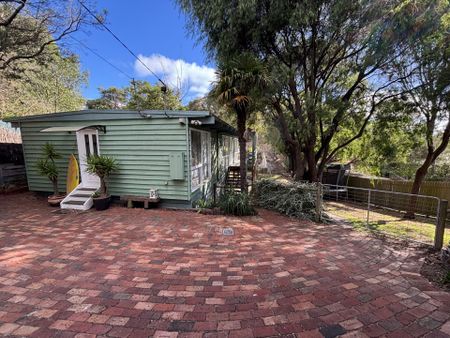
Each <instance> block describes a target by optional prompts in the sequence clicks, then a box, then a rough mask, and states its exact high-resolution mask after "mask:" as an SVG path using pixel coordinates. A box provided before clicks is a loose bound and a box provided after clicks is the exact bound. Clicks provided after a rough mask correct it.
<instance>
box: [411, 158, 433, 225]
mask: <svg viewBox="0 0 450 338" xmlns="http://www.w3.org/2000/svg"><path fill="white" fill-rule="evenodd" d="M432 164H433V153H428V154H427V158H426V159H425V162H424V163H423V164H422V165H421V166H420V167H419V169H417V171H416V174H415V175H414V182H413V185H412V188H411V194H414V195H418V194H419V192H420V186H421V185H422V182H423V181H424V179H425V176H426V175H427V172H428V168H429V167H430V166H431V165H432ZM416 205H417V196H411V197H410V199H409V205H408V211H407V213H406V214H405V216H404V218H406V219H414V218H415V212H416Z"/></svg>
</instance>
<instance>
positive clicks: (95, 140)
mask: <svg viewBox="0 0 450 338" xmlns="http://www.w3.org/2000/svg"><path fill="white" fill-rule="evenodd" d="M92 147H93V148H94V154H95V155H98V148H97V135H95V134H93V135H92Z"/></svg>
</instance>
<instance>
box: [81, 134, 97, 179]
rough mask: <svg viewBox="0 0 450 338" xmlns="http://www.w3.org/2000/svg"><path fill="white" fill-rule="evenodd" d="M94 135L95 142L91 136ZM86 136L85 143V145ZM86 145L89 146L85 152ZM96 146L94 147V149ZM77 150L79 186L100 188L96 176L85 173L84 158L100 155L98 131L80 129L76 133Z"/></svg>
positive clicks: (85, 164)
mask: <svg viewBox="0 0 450 338" xmlns="http://www.w3.org/2000/svg"><path fill="white" fill-rule="evenodd" d="M94 135H95V140H96V142H94V138H93V137H92V136H94ZM86 136H87V141H88V142H87V143H86ZM86 144H87V145H89V151H86ZM95 146H96V147H95ZM77 150H78V163H79V166H80V178H81V184H82V186H84V187H93V188H98V187H100V178H99V177H98V176H97V175H94V174H90V173H88V172H87V171H86V167H87V163H86V158H87V156H88V155H90V154H97V155H100V140H99V137H98V130H97V129H93V128H88V129H82V130H79V131H77Z"/></svg>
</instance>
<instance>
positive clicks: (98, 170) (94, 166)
mask: <svg viewBox="0 0 450 338" xmlns="http://www.w3.org/2000/svg"><path fill="white" fill-rule="evenodd" d="M118 168H119V166H118V164H117V162H116V160H115V159H114V158H112V157H109V156H103V155H91V156H89V157H88V159H87V169H86V171H87V172H88V173H90V174H94V175H97V176H98V177H99V178H100V188H99V190H98V191H97V192H96V193H95V194H94V195H93V196H92V197H93V201H94V207H95V209H96V210H105V209H108V207H109V203H110V201H111V196H110V195H109V194H108V189H107V187H106V179H107V178H108V177H109V175H111V174H112V173H113V172H114V171H116V170H117V169H118Z"/></svg>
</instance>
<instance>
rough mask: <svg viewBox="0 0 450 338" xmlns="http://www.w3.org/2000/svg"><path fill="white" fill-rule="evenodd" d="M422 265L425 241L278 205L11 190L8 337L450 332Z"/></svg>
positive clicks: (1, 286)
mask: <svg viewBox="0 0 450 338" xmlns="http://www.w3.org/2000/svg"><path fill="white" fill-rule="evenodd" d="M223 227H232V228H233V229H234V235H232V236H224V235H222V234H221V229H222V228H223ZM420 264H421V262H420V255H418V253H417V252H416V251H414V249H407V248H401V249H395V250H394V249H392V248H390V247H389V246H386V245H384V244H383V243H382V242H380V241H379V240H377V239H374V238H370V237H365V236H363V235H361V234H358V233H356V232H353V231H351V230H350V229H345V228H343V227H342V226H339V225H318V224H314V223H312V222H308V221H295V220H291V219H288V218H286V217H282V216H280V215H277V214H275V213H271V212H267V211H261V212H260V215H259V216H256V217H248V218H234V217H223V216H203V215H199V214H196V213H193V212H187V211H167V210H141V209H125V208H119V207H113V208H111V209H109V210H107V211H104V212H95V211H90V212H87V213H78V214H77V213H68V214H62V213H60V212H59V210H58V209H52V208H50V207H48V206H47V205H46V203H45V200H43V199H42V198H39V197H35V196H34V195H33V194H31V193H25V194H18V195H10V196H0V335H2V336H11V337H14V336H31V337H96V336H97V337H266V336H284V337H335V336H338V335H341V336H343V337H377V336H386V337H412V336H415V337H417V336H427V337H450V295H449V294H448V293H445V292H441V291H439V290H438V289H436V288H435V287H433V286H432V285H430V284H429V283H428V282H427V281H426V280H425V279H424V278H422V277H421V276H420V274H419V273H418V272H419V269H420Z"/></svg>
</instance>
